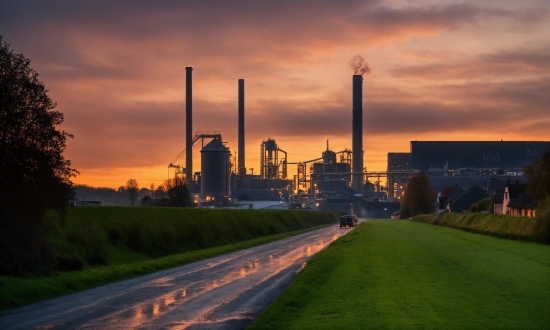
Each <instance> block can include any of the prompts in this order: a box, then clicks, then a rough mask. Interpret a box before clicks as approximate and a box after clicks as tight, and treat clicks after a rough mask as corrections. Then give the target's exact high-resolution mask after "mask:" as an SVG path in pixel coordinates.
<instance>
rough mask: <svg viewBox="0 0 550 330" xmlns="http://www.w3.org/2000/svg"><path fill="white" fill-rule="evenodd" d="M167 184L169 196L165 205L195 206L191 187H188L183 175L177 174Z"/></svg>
mask: <svg viewBox="0 0 550 330" xmlns="http://www.w3.org/2000/svg"><path fill="white" fill-rule="evenodd" d="M167 186H168V190H167V195H168V198H167V200H166V201H165V202H164V204H166V205H165V206H176V207H178V206H179V207H191V206H193V201H192V200H191V194H190V193H189V188H188V187H187V182H186V181H185V180H184V179H183V177H182V176H178V175H175V176H174V179H173V180H169V181H168V182H167Z"/></svg>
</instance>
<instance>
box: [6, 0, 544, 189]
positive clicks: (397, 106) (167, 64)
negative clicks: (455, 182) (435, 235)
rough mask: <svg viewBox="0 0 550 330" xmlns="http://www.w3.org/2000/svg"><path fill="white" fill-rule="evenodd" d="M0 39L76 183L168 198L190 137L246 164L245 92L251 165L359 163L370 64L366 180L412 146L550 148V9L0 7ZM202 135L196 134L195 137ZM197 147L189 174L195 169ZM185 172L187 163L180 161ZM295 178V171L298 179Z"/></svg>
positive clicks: (317, 4)
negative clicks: (36, 80)
mask: <svg viewBox="0 0 550 330" xmlns="http://www.w3.org/2000/svg"><path fill="white" fill-rule="evenodd" d="M0 34H2V35H3V36H4V41H5V42H7V43H10V44H11V48H12V49H14V50H15V53H22V54H24V55H25V56H26V57H28V58H30V59H31V66H32V67H33V68H34V69H35V70H36V71H37V72H38V73H39V74H40V80H41V81H42V82H44V84H45V86H46V88H47V89H48V90H49V96H50V97H51V98H52V100H53V101H55V102H57V104H58V106H57V108H56V110H58V111H61V112H62V113H63V114H64V115H65V122H64V123H63V125H62V126H61V127H60V128H61V129H63V130H65V131H67V132H69V133H71V134H73V135H74V139H72V140H69V141H68V143H67V149H66V151H65V153H64V155H65V157H66V159H69V160H70V161H71V164H72V167H73V168H75V169H77V170H78V171H79V172H80V174H79V175H78V176H77V177H76V178H74V179H73V182H74V183H77V184H87V185H91V186H96V187H112V188H117V187H119V186H122V185H124V184H125V183H126V181H127V180H128V179H129V178H135V179H137V181H138V183H139V185H140V187H149V186H150V185H151V184H154V185H155V186H157V185H159V184H161V183H162V182H163V181H164V180H165V179H167V178H168V167H167V165H168V164H169V163H170V162H172V161H173V160H174V159H175V158H176V156H177V155H178V154H179V153H180V152H181V151H182V150H183V149H184V148H185V67H187V66H191V67H193V131H221V132H222V137H223V141H225V142H227V146H228V147H229V148H230V150H231V151H232V152H235V151H237V81H238V79H240V78H242V79H245V99H246V101H245V117H246V119H245V133H246V167H247V168H249V169H250V168H254V173H255V174H257V173H259V166H260V160H259V159H260V145H261V143H262V141H264V140H267V139H268V138H272V139H275V140H276V142H277V144H278V146H279V147H280V148H281V149H284V150H285V151H287V152H288V161H290V162H297V161H305V160H309V159H313V158H317V157H320V156H321V153H322V152H323V151H324V150H325V149H326V141H327V140H329V143H330V149H332V150H333V151H340V150H343V149H345V148H349V149H351V122H352V117H351V115H352V112H351V108H352V102H351V101H352V94H351V84H352V74H353V72H352V70H351V68H350V66H349V62H350V60H351V58H352V57H354V56H355V55H361V56H363V57H364V58H365V59H366V61H367V63H368V65H369V67H370V69H371V73H370V74H366V75H365V76H364V84H363V148H364V164H365V166H366V167H367V170H368V171H375V170H385V168H386V161H387V153H388V152H392V151H394V152H408V151H409V149H410V141H411V140H478V141H480V140H495V141H496V140H501V139H502V140H505V141H510V140H518V141H548V140H550V2H549V1H548V0H543V1H540V0H526V1H524V0H522V1H515V0H513V1H511V0H498V1H496V0H488V1H468V0H466V1H434V0H419V1H400V0H395V1H391V0H387V1H371V0H366V1H355V0H346V1H334V0H330V1H328V0H309V1H281V0H278V1H257V0H250V1H208V0H205V1H175V0H170V1H166V0H160V1H129V0H121V1H119V0H117V1H106V0H105V1H102V0H100V1H84V0H82V1H73V0H70V1H69V0H57V1H56V0H51V1H49V0H45V1H30V0H22V1H21V0H9V1H6V0H0ZM193 133H194V132H193ZM199 151H200V142H199V143H197V144H196V145H195V148H194V164H193V168H194V170H200V152H199ZM177 163H179V164H180V165H185V157H182V158H180V159H179V160H178V162H177ZM294 174H295V168H293V167H289V176H290V178H292V176H293V175H294Z"/></svg>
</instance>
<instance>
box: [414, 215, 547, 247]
mask: <svg viewBox="0 0 550 330" xmlns="http://www.w3.org/2000/svg"><path fill="white" fill-rule="evenodd" d="M413 221H417V222H424V223H430V224H433V225H441V226H447V227H452V228H456V229H461V230H466V231H470V232H474V233H478V234H484V235H491V236H495V237H501V238H508V239H516V240H522V241H528V242H537V243H546V244H549V243H550V219H549V218H547V217H543V216H537V217H536V218H531V217H518V216H511V215H505V214H490V213H475V212H474V213H447V212H445V213H440V214H421V215H418V216H415V217H414V218H413Z"/></svg>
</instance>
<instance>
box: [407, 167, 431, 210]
mask: <svg viewBox="0 0 550 330" xmlns="http://www.w3.org/2000/svg"><path fill="white" fill-rule="evenodd" d="M433 211H434V190H433V187H432V184H431V182H430V178H429V177H428V175H427V174H426V172H419V173H417V174H415V175H413V176H412V177H411V179H410V180H409V183H408V184H407V188H406V189H405V194H404V195H403V198H402V199H401V208H400V216H401V218H402V219H407V218H409V217H413V216H415V215H418V214H424V213H432V212H433Z"/></svg>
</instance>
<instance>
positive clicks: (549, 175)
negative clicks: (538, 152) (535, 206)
mask: <svg viewBox="0 0 550 330" xmlns="http://www.w3.org/2000/svg"><path fill="white" fill-rule="evenodd" d="M524 172H525V175H527V177H528V178H529V181H528V183H527V193H528V194H530V195H531V196H532V197H533V198H534V199H539V200H541V199H544V197H546V196H548V195H550V151H546V152H545V153H544V154H543V155H542V157H541V158H539V159H538V160H537V161H535V162H533V163H530V164H527V166H526V167H525V171H524Z"/></svg>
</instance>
